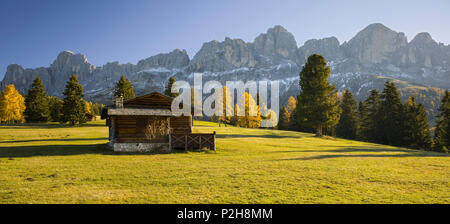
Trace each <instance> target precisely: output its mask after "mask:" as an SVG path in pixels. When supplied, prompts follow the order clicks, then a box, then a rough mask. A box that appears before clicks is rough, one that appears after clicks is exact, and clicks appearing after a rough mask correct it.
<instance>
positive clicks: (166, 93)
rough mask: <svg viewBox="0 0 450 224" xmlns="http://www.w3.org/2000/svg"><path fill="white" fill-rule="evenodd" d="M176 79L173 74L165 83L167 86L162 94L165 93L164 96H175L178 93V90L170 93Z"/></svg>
mask: <svg viewBox="0 0 450 224" xmlns="http://www.w3.org/2000/svg"><path fill="white" fill-rule="evenodd" d="M176 81H177V80H176V79H175V78H174V77H173V76H172V77H170V78H169V82H168V83H167V88H166V90H165V91H164V94H165V95H166V96H170V97H177V96H179V95H180V93H179V92H175V93H172V86H173V85H175V82H176Z"/></svg>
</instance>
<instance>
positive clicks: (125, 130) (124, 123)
mask: <svg viewBox="0 0 450 224" xmlns="http://www.w3.org/2000/svg"><path fill="white" fill-rule="evenodd" d="M167 118H168V117H161V119H167ZM147 119H148V117H147V116H116V135H115V136H116V138H117V141H118V142H123V143H127V142H168V141H169V139H168V136H166V137H164V138H160V139H152V140H148V139H146V135H145V129H146V127H145V120H147ZM169 127H170V133H171V134H190V133H192V117H190V116H189V117H188V116H181V117H170V119H169Z"/></svg>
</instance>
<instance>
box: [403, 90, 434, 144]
mask: <svg viewBox="0 0 450 224" xmlns="http://www.w3.org/2000/svg"><path fill="white" fill-rule="evenodd" d="M403 129H404V131H405V139H404V143H405V144H404V145H405V146H408V147H411V148H416V149H424V150H429V149H431V143H432V141H431V134H430V125H429V124H428V117H427V112H426V111H425V107H424V106H423V105H422V104H417V103H416V101H415V99H414V97H410V98H409V99H408V101H407V102H406V104H405V106H404V125H403Z"/></svg>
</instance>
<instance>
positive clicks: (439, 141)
mask: <svg viewBox="0 0 450 224" xmlns="http://www.w3.org/2000/svg"><path fill="white" fill-rule="evenodd" d="M433 150H434V151H437V152H445V153H448V152H449V151H450V92H449V91H448V90H446V91H445V93H444V97H443V98H442V100H441V105H440V107H439V114H438V116H437V122H436V129H435V131H434V139H433Z"/></svg>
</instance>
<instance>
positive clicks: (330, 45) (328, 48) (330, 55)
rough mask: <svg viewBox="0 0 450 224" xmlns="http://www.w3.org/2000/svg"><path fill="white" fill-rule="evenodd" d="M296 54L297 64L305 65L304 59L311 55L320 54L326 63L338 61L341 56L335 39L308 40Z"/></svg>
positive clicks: (337, 41)
mask: <svg viewBox="0 0 450 224" xmlns="http://www.w3.org/2000/svg"><path fill="white" fill-rule="evenodd" d="M297 54H298V57H299V61H298V62H299V64H303V63H305V62H306V59H307V58H308V57H309V56H310V55H312V54H320V55H322V56H324V57H325V58H326V59H327V60H328V61H336V60H340V59H341V58H342V56H343V55H342V53H341V50H340V44H339V40H338V39H337V38H336V37H327V38H323V39H311V40H308V41H306V42H305V44H304V45H303V46H301V47H300V48H299V49H298V52H297Z"/></svg>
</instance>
